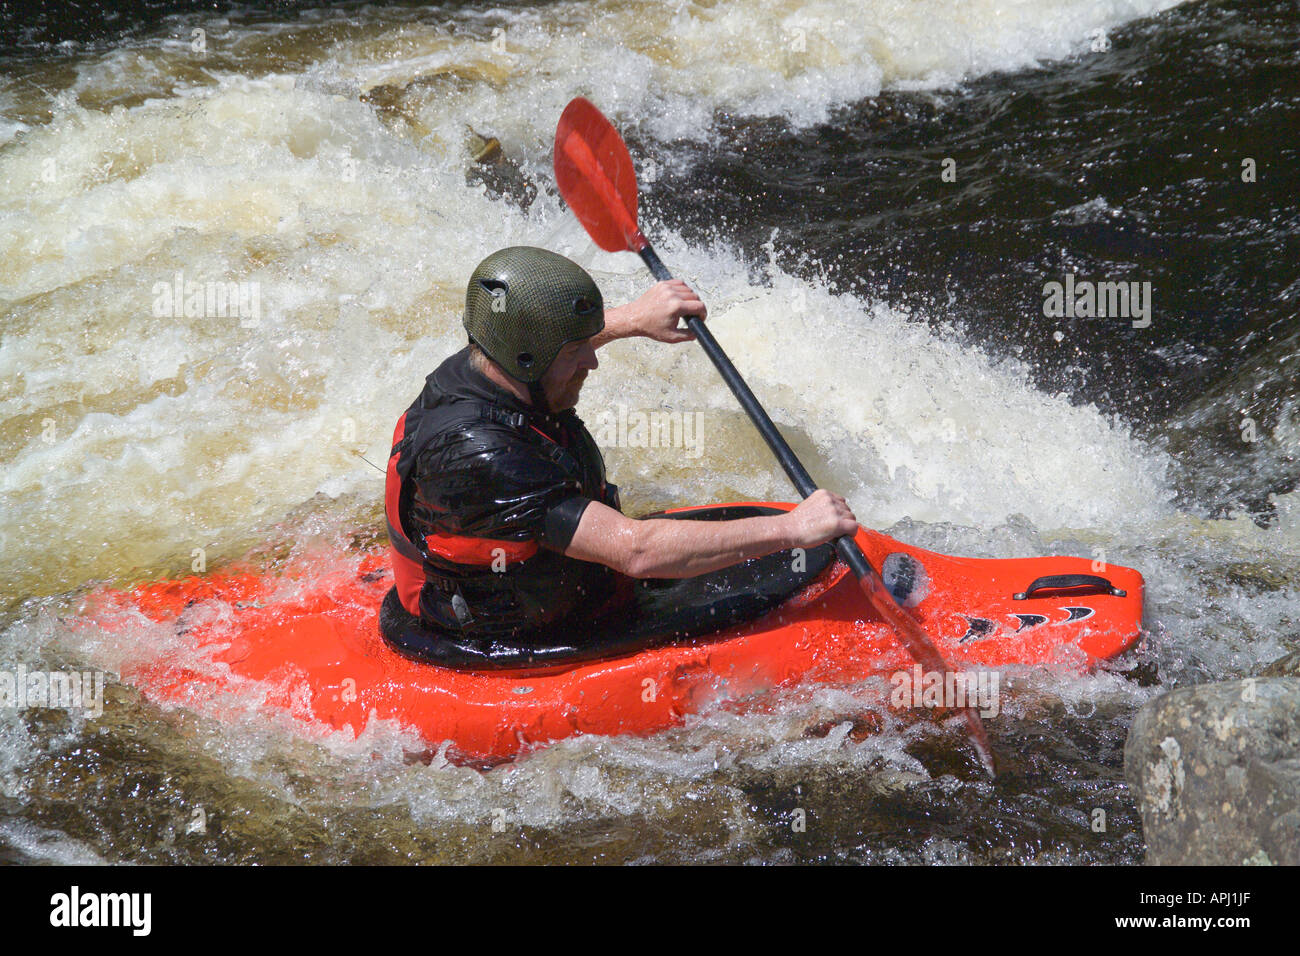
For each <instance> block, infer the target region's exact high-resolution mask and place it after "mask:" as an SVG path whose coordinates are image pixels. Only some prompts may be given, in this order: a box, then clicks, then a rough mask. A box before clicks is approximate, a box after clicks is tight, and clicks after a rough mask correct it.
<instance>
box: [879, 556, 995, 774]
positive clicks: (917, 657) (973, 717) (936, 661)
mask: <svg viewBox="0 0 1300 956" xmlns="http://www.w3.org/2000/svg"><path fill="white" fill-rule="evenodd" d="M858 583H859V584H860V585H861V586H862V591H863V593H864V594H866V596H867V600H868V601H870V602H871V606H872V607H874V608H875V609H876V612H877V613H878V614H879V615H880V616H881V617H882V618H884V619H885V623H886V624H888V625H889V626H890V627H892V628H893V629H894V633H895V634H896V635H897V636H898V640H899V643H900V644H902V645H903V647H905V648H906V649H907V652H908V654H910V655H911V656H912V660H914V661H916V662H917V663H918V664H920V665H921V666H922V667H924V668H925V669H926V670H928V671H931V672H932V673H935V674H941V675H943V676H944V686H948V681H947V675H948V673H949V671H950V668H949V667H948V664H947V662H945V661H944V659H943V655H942V654H940V653H939V649H938V648H937V647H935V646H934V644H933V643H931V641H930V639H929V638H928V637H927V636H926V634H925V631H923V630H922V629H921V625H920V624H918V623H917V622H916V621H915V620H914V619H913V618H911V617H909V616H908V614H907V612H906V611H904V610H903V609H902V608H901V607H899V606H898V604H897V603H896V602H895V601H894V599H893V597H892V596H891V595H890V594H889V592H888V591H886V590H885V585H884V582H883V581H881V580H880V578H879V577H877V576H876V575H875V574H874V573H873V574H871V575H864V576H862V577H860V578H858ZM959 710H960V713H961V716H962V719H963V720H965V721H966V729H967V730H968V732H969V734H970V740H971V743H972V744H973V745H974V746H975V752H976V753H977V754H978V755H979V758H980V763H981V764H982V765H983V767H984V770H985V771H986V772H987V773H988V775H989V776H990V777H996V776H997V761H996V759H995V758H994V756H993V744H992V742H991V741H990V740H989V735H988V731H986V730H985V729H984V722H983V721H982V720H980V715H979V714H978V713H976V712H975V708H974V707H962V708H959Z"/></svg>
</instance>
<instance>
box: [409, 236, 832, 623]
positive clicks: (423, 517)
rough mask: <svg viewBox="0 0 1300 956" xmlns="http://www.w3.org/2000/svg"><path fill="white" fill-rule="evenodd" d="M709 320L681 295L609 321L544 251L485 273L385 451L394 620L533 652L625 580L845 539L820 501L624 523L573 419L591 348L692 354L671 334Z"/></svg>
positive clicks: (573, 276) (478, 275)
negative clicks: (523, 644) (641, 342)
mask: <svg viewBox="0 0 1300 956" xmlns="http://www.w3.org/2000/svg"><path fill="white" fill-rule="evenodd" d="M705 311H706V310H705V306H704V303H703V302H701V301H700V299H699V297H698V296H697V295H696V294H695V293H694V292H693V291H692V290H691V289H690V287H689V286H688V285H687V284H686V283H685V282H682V281H680V280H673V281H670V282H661V283H659V284H657V285H655V286H653V287H652V288H651V289H650V290H649V291H648V292H646V293H645V294H644V295H643V296H641V297H640V298H639V299H637V300H636V301H635V302H632V303H631V304H629V305H624V306H621V307H618V308H611V309H608V310H607V309H605V307H604V301H603V299H602V297H601V294H600V290H599V289H598V288H597V286H596V283H595V281H594V280H593V279H592V278H591V276H590V275H588V274H587V272H586V271H584V270H583V269H582V268H581V267H579V266H578V265H577V264H575V263H573V262H571V261H570V260H568V259H566V258H565V257H563V256H561V255H557V254H556V253H553V252H549V251H547V250H544V249H537V248H532V247H526V246H517V247H512V248H508V249H502V250H500V251H498V252H494V253H493V254H492V255H490V256H488V257H487V258H486V259H484V260H483V261H482V262H481V263H479V265H478V267H477V268H476V269H475V270H474V273H473V275H472V276H471V277H470V280H469V286H468V289H467V291H466V296H465V316H464V325H465V330H466V332H467V333H468V335H469V342H470V344H469V345H468V346H467V347H466V348H464V349H462V350H461V351H459V352H457V353H456V354H455V355H452V356H451V357H450V358H448V359H446V360H445V361H444V362H443V363H442V364H441V365H440V366H438V368H437V370H435V371H434V372H433V374H432V375H430V376H429V377H428V379H427V380H426V382H425V386H424V390H423V391H422V392H421V393H420V396H419V397H418V398H417V399H416V400H415V402H414V403H412V405H411V406H410V408H408V409H407V410H406V412H405V414H403V415H402V417H401V419H400V420H399V421H398V423H397V428H396V431H395V432H394V436H393V449H392V453H391V457H390V458H389V462H388V472H387V482H386V492H385V512H386V515H387V519H388V532H389V538H390V542H391V545H392V559H393V569H394V576H395V579H396V587H395V596H396V599H397V601H398V602H400V605H401V608H404V609H405V612H406V613H407V614H409V615H413V616H416V617H418V618H419V619H420V622H421V623H423V624H424V625H425V626H427V627H430V628H432V629H433V630H434V631H441V632H444V633H447V632H454V633H456V634H457V635H458V636H463V637H470V638H474V637H485V638H501V637H508V638H511V639H514V640H527V639H528V638H529V636H530V635H542V634H544V633H545V631H546V629H547V628H548V627H549V626H552V625H557V626H562V627H563V626H568V625H570V624H573V623H575V622H578V621H582V620H588V619H592V618H594V617H596V616H598V615H599V614H601V613H602V611H604V610H607V609H609V608H610V607H611V606H612V605H614V604H616V603H617V601H618V596H619V594H620V593H622V591H623V590H625V589H624V588H620V582H623V584H624V585H626V583H627V581H628V579H629V578H682V577H690V576H693V575H697V574H703V573H705V572H709V571H713V570H717V569H719V568H723V567H727V566H728V565H731V564H735V563H737V562H740V561H743V560H746V559H748V558H752V557H758V556H761V555H765V554H769V553H771V552H773V551H779V550H782V549H786V548H795V547H800V548H812V547H815V546H817V545H820V544H822V543H823V542H825V541H828V540H831V539H832V538H835V537H838V536H839V535H842V534H851V533H853V532H855V531H856V530H857V521H856V519H855V518H854V516H853V513H852V512H851V511H850V510H849V507H848V505H847V504H846V503H845V501H844V499H843V498H841V497H839V496H838V495H835V494H832V493H831V492H829V491H825V490H820V491H818V492H817V493H816V494H814V495H813V496H811V497H810V498H808V499H807V500H806V501H804V502H803V503H802V504H801V505H800V506H799V507H798V508H796V509H794V510H793V511H791V512H789V513H785V514H781V515H777V516H771V517H756V518H746V519H741V520H736V521H668V520H654V519H645V520H635V519H632V518H629V517H626V516H625V515H623V514H622V512H621V511H620V508H619V496H618V489H617V488H616V487H615V486H614V485H612V484H610V483H609V482H608V481H607V480H606V477H605V463H604V460H603V458H602V457H601V454H600V451H599V449H598V448H597V446H596V443H595V441H594V440H593V439H592V437H591V435H590V434H589V433H588V431H587V429H586V428H585V427H584V426H583V423H582V421H581V419H579V418H578V416H577V413H576V412H575V411H574V406H575V405H577V402H578V396H579V394H580V393H581V390H582V385H583V382H584V381H585V380H586V378H587V375H588V373H589V372H592V371H594V370H595V369H596V368H597V366H598V363H597V360H596V350H597V349H600V348H601V347H603V346H604V345H606V344H608V343H609V342H612V341H614V340H615V339H621V338H629V337H632V336H638V335H639V336H645V337H647V338H651V339H654V340H656V341H659V342H665V343H670V344H675V343H680V342H687V341H690V340H691V339H693V338H694V336H693V335H692V334H691V333H690V332H689V331H687V330H685V329H683V328H681V327H679V325H678V322H679V320H680V319H681V318H682V317H684V316H689V315H698V316H700V317H701V318H703V317H704V315H705ZM391 597H392V595H390V598H391ZM391 603H393V602H392V601H391V600H390V601H389V602H386V605H388V604H391Z"/></svg>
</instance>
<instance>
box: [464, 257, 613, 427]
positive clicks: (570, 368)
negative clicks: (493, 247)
mask: <svg viewBox="0 0 1300 956" xmlns="http://www.w3.org/2000/svg"><path fill="white" fill-rule="evenodd" d="M604 327H605V307H604V301H603V300H602V298H601V295H600V289H598V288H597V287H596V283H595V282H594V281H593V280H592V278H591V276H589V275H587V273H586V272H585V271H584V270H583V269H582V268H581V267H580V266H578V265H577V264H576V263H574V262H571V261H570V260H568V259H566V258H564V256H561V255H557V254H556V253H554V252H548V251H547V250H545V249H536V248H533V247H531V246H512V247H511V248H508V249H501V250H499V251H497V252H494V253H492V255H490V256H488V257H487V258H486V259H484V260H483V261H482V262H480V263H479V264H478V267H477V268H476V269H475V270H474V274H473V275H472V276H471V277H470V280H469V288H468V289H467V290H466V292H465V331H466V332H468V333H469V338H470V341H471V342H473V343H474V344H475V345H477V346H478V347H479V348H480V349H481V350H482V351H483V353H484V354H485V355H487V357H488V358H490V359H491V360H492V361H493V362H495V363H496V364H497V365H498V366H500V367H501V369H502V370H503V371H504V372H505V373H506V374H507V375H509V376H510V377H511V378H513V379H515V380H516V381H518V382H521V383H522V384H524V385H525V386H527V387H528V391H529V395H530V396H531V397H532V400H533V403H534V404H542V402H545V406H544V407H546V408H547V409H549V410H550V411H553V412H558V411H562V410H564V409H566V408H572V407H573V406H574V404H576V403H577V397H578V391H579V390H580V389H581V387H582V380H583V379H585V378H586V374H587V372H588V371H590V370H591V369H594V368H595V367H596V356H595V352H594V350H593V349H592V347H591V343H590V341H589V340H590V338H591V337H592V336H593V335H595V334H596V333H597V332H599V331H601V329H603V328H604Z"/></svg>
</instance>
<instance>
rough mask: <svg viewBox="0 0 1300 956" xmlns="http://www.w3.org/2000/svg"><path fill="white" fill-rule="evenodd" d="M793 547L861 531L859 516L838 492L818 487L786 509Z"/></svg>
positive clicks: (812, 546)
mask: <svg viewBox="0 0 1300 956" xmlns="http://www.w3.org/2000/svg"><path fill="white" fill-rule="evenodd" d="M785 520H786V521H787V522H788V523H789V525H790V537H791V541H792V543H791V545H790V547H792V548H815V547H817V546H818V545H819V544H824V543H826V542H827V541H830V540H832V539H833V538H838V537H840V536H841V535H845V534H849V535H852V534H857V533H858V519H857V518H855V517H854V516H853V512H852V511H851V510H850V509H849V505H848V502H846V501H845V500H844V499H843V498H841V497H840V496H839V495H837V494H835V493H834V492H832V491H827V490H826V489H825V488H818V489H817V490H816V491H814V492H813V493H812V494H811V495H809V496H808V497H807V498H805V499H804V500H803V502H802V503H801V504H800V505H799V507H797V508H795V509H794V510H793V511H790V512H787V513H786V515H785Z"/></svg>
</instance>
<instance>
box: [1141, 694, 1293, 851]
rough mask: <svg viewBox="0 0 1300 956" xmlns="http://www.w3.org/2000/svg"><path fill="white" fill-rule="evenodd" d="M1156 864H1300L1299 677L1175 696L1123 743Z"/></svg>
mask: <svg viewBox="0 0 1300 956" xmlns="http://www.w3.org/2000/svg"><path fill="white" fill-rule="evenodd" d="M1124 775H1125V777H1127V779H1128V782H1129V786H1131V787H1132V788H1133V792H1134V795H1135V796H1136V797H1137V800H1138V807H1139V809H1140V810H1141V813H1142V830H1143V833H1144V835H1145V837H1146V843H1147V862H1148V863H1154V864H1161V865H1184V866H1188V865H1190V866H1205V865H1214V864H1217V865H1225V864H1226V865H1242V864H1252V863H1262V864H1269V863H1274V864H1287V865H1291V866H1294V865H1296V864H1300V678H1293V677H1266V678H1249V679H1247V680H1240V681H1224V682H1222V683H1216V684H1202V685H1199V686H1196V687H1184V688H1179V689H1177V690H1173V691H1171V692H1169V693H1168V694H1165V695H1164V696H1162V697H1158V698H1156V699H1155V700H1152V701H1149V702H1148V703H1147V704H1146V706H1144V707H1143V708H1142V709H1141V710H1140V711H1139V712H1138V715H1137V718H1136V719H1135V720H1134V721H1133V726H1132V728H1131V729H1130V730H1129V735H1128V740H1127V741H1126V742H1125V744H1124Z"/></svg>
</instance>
